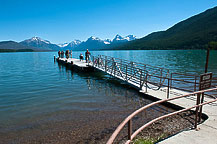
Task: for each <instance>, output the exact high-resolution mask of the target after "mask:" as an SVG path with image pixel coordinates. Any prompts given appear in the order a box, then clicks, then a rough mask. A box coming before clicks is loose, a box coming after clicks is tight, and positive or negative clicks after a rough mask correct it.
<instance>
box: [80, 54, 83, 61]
mask: <svg viewBox="0 0 217 144" xmlns="http://www.w3.org/2000/svg"><path fill="white" fill-rule="evenodd" d="M79 58H80V61H83V59H84V56H83V55H82V53H81V54H80V56H79Z"/></svg>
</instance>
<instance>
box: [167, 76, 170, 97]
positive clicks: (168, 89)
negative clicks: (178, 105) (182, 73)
mask: <svg viewBox="0 0 217 144" xmlns="http://www.w3.org/2000/svg"><path fill="white" fill-rule="evenodd" d="M167 80H168V87H167V98H169V97H170V79H169V78H168V79H167Z"/></svg>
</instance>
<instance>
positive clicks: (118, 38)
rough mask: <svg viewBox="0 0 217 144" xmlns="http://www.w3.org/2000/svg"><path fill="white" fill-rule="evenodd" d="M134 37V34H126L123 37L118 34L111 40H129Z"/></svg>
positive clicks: (115, 41)
mask: <svg viewBox="0 0 217 144" xmlns="http://www.w3.org/2000/svg"><path fill="white" fill-rule="evenodd" d="M135 39H136V37H135V36H134V35H128V36H125V37H122V36H120V35H118V34H117V35H116V36H115V38H114V39H113V40H112V42H114V43H117V42H127V41H131V40H135Z"/></svg>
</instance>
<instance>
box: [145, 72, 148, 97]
mask: <svg viewBox="0 0 217 144" xmlns="http://www.w3.org/2000/svg"><path fill="white" fill-rule="evenodd" d="M147 81H148V72H146V76H145V86H146V88H145V92H146V93H147V92H148V82H147Z"/></svg>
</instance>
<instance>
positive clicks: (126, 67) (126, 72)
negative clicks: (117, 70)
mask: <svg viewBox="0 0 217 144" xmlns="http://www.w3.org/2000/svg"><path fill="white" fill-rule="evenodd" d="M127 77H128V76H127V65H126V81H127Z"/></svg>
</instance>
